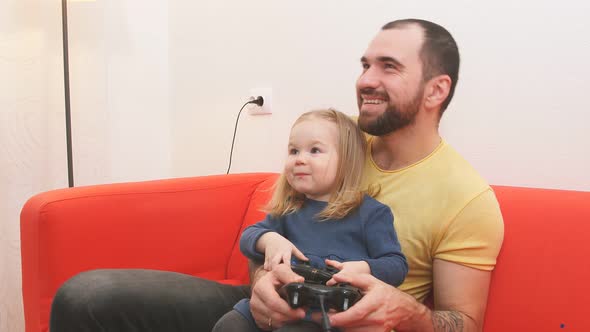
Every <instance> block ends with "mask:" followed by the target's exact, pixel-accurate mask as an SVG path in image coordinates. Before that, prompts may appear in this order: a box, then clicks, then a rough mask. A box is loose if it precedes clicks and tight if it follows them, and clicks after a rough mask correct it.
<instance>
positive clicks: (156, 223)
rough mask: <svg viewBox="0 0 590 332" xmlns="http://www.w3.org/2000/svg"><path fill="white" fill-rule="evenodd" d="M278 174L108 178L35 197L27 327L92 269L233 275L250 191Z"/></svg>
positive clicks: (28, 216)
mask: <svg viewBox="0 0 590 332" xmlns="http://www.w3.org/2000/svg"><path fill="white" fill-rule="evenodd" d="M275 176H276V175H274V174H265V173H253V174H239V175H221V176H204V177H195V178H181V179H169V180H157V181H145V182H135V183H122V184H108V185H97V186H87V187H77V188H68V189H60V190H54V191H49V192H45V193H41V194H38V195H36V196H34V197H32V198H31V199H29V201H27V203H26V204H25V205H24V207H23V209H22V212H21V255H22V275H23V302H24V307H25V320H26V323H27V327H28V326H29V324H30V323H31V324H33V325H35V322H33V321H37V320H39V317H41V320H44V321H46V320H47V318H48V315H49V306H50V303H51V299H52V298H53V296H54V294H55V292H56V291H57V289H58V288H59V286H60V285H61V284H62V283H63V282H64V281H66V280H67V279H69V278H70V277H72V276H73V275H75V274H77V273H79V272H82V271H86V270H91V269H97V268H147V269H157V270H168V271H176V272H180V273H186V274H191V275H195V276H200V277H204V278H208V279H213V280H224V279H227V266H228V262H229V260H230V257H231V255H232V254H233V253H234V246H235V244H236V241H237V240H238V239H239V234H240V231H241V229H242V228H243V225H242V224H243V221H244V218H245V216H246V215H247V214H251V213H252V212H251V211H254V214H255V215H256V207H253V206H251V197H252V195H253V194H254V193H255V192H256V190H257V189H258V186H259V185H260V184H261V183H266V182H268V181H267V180H268V179H269V178H274V177H275ZM249 211H250V212H249ZM260 216H262V213H260ZM31 320H32V321H31ZM27 330H28V328H27ZM37 331H38V329H37Z"/></svg>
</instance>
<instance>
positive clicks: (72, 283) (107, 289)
mask: <svg viewBox="0 0 590 332" xmlns="http://www.w3.org/2000/svg"><path fill="white" fill-rule="evenodd" d="M117 293H118V291H117V290H116V288H115V287H114V284H113V283H112V278H111V277H110V270H94V271H87V272H82V273H80V274H78V275H75V276H74V277H72V278H70V279H69V280H67V281H66V282H65V283H64V284H63V285H62V286H61V287H60V288H59V289H58V291H57V293H56V294H55V297H54V298H53V303H52V305H51V324H52V325H53V324H61V323H62V320H64V319H66V318H67V319H68V321H71V320H72V319H74V320H87V319H90V317H91V316H93V312H96V311H99V312H100V311H101V310H102V308H108V307H109V302H111V301H112V300H113V298H114V296H116V294H117Z"/></svg>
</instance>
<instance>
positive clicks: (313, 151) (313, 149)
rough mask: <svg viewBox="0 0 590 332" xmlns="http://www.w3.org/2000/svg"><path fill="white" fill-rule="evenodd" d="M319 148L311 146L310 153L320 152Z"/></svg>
mask: <svg viewBox="0 0 590 332" xmlns="http://www.w3.org/2000/svg"><path fill="white" fill-rule="evenodd" d="M320 152H321V151H320V149H318V148H311V153H320Z"/></svg>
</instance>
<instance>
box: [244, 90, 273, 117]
mask: <svg viewBox="0 0 590 332" xmlns="http://www.w3.org/2000/svg"><path fill="white" fill-rule="evenodd" d="M258 96H262V98H263V99H264V104H262V106H258V105H256V104H249V105H248V111H249V113H250V114H251V115H264V114H272V89H271V88H253V89H250V95H249V96H248V98H251V99H253V98H256V97H258Z"/></svg>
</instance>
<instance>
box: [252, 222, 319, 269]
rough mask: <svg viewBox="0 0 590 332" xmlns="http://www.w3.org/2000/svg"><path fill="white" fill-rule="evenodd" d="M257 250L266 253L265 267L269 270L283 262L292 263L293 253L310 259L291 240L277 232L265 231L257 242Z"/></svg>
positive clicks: (305, 259)
mask: <svg viewBox="0 0 590 332" xmlns="http://www.w3.org/2000/svg"><path fill="white" fill-rule="evenodd" d="M256 250H258V251H260V252H262V253H264V269H265V270H267V271H270V270H272V269H274V268H275V267H276V266H277V265H279V264H281V263H285V264H287V265H290V264H291V254H293V255H295V257H297V258H298V259H300V260H304V261H307V260H308V259H307V257H305V255H303V253H302V252H301V251H299V249H297V247H295V245H293V243H291V241H289V240H287V239H286V238H284V237H283V236H281V235H280V234H279V233H275V232H268V233H264V234H263V235H262V236H261V237H260V239H258V241H257V242H256Z"/></svg>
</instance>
